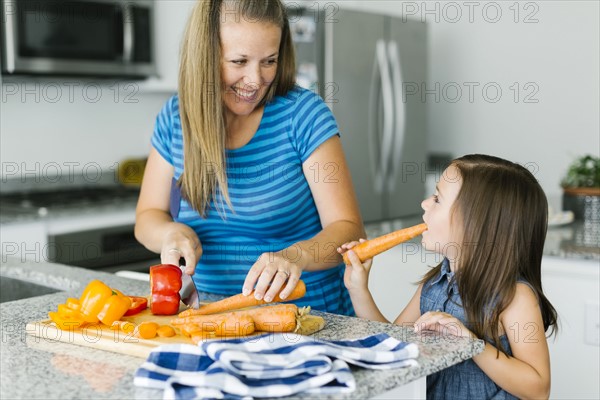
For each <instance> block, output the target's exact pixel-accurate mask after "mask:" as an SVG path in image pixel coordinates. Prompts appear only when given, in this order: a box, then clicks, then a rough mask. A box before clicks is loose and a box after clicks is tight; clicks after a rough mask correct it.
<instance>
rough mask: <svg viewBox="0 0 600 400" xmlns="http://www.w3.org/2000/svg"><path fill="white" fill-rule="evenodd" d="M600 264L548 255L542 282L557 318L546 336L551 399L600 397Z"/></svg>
mask: <svg viewBox="0 0 600 400" xmlns="http://www.w3.org/2000/svg"><path fill="white" fill-rule="evenodd" d="M599 264H600V263H599V262H598V261H597V260H579V259H570V258H558V257H544V259H543V261H542V285H543V286H542V287H543V289H544V293H545V294H546V297H548V299H549V300H550V302H551V303H552V305H553V306H554V308H556V311H557V312H558V318H559V331H558V335H557V336H552V337H551V338H549V339H548V347H549V348H550V362H551V367H552V389H551V392H550V398H552V399H599V398H600V383H599V381H598V376H600V347H599V344H598V340H599V335H600V325H599V322H598V319H599V316H600V311H599V303H600V300H599V295H600V265H599Z"/></svg>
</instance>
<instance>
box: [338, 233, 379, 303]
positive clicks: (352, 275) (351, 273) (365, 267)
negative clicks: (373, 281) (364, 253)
mask: <svg viewBox="0 0 600 400" xmlns="http://www.w3.org/2000/svg"><path fill="white" fill-rule="evenodd" d="M364 241H365V239H360V241H359V242H356V241H354V242H349V243H344V244H343V245H341V246H340V247H338V248H337V251H338V253H340V254H344V253H346V252H347V253H348V258H349V259H350V262H351V263H352V264H351V265H346V270H345V271H344V285H346V288H347V289H348V290H349V291H351V292H352V291H357V290H368V286H369V272H370V271H371V266H372V265H373V260H372V259H368V260H365V262H364V263H361V262H360V260H359V258H358V256H357V255H356V253H354V252H353V251H352V250H351V249H352V248H353V247H354V246H356V245H357V244H359V243H362V242H364Z"/></svg>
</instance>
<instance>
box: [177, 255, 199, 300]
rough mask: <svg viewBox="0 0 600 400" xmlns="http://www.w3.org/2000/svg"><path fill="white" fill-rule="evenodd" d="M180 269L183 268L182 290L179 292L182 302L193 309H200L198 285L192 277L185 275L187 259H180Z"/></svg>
mask: <svg viewBox="0 0 600 400" xmlns="http://www.w3.org/2000/svg"><path fill="white" fill-rule="evenodd" d="M179 268H181V290H180V291H179V295H180V296H181V301H183V304H185V305H186V306H188V307H191V308H198V307H200V299H199V297H198V290H197V289H196V284H195V283H194V280H193V279H192V277H191V276H189V275H188V274H186V273H185V259H184V258H183V257H181V258H180V259H179Z"/></svg>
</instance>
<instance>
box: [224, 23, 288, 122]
mask: <svg viewBox="0 0 600 400" xmlns="http://www.w3.org/2000/svg"><path fill="white" fill-rule="evenodd" d="M280 42H281V28H279V27H278V26H277V25H275V24H272V23H269V22H258V21H248V20H245V19H244V18H243V17H239V16H236V17H235V18H234V17H228V18H226V20H225V21H224V22H222V23H221V53H222V59H221V76H222V79H223V82H222V84H223V91H224V102H225V108H226V112H227V113H228V114H229V116H232V114H233V115H237V116H247V115H249V114H250V113H252V111H254V109H255V108H256V105H257V104H258V103H259V102H260V101H261V100H262V98H263V97H264V96H265V94H266V93H267V90H268V89H269V87H270V86H271V83H272V82H273V80H274V79H275V74H276V73H277V57H278V55H279V43H280Z"/></svg>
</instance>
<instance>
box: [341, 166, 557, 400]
mask: <svg viewBox="0 0 600 400" xmlns="http://www.w3.org/2000/svg"><path fill="white" fill-rule="evenodd" d="M421 207H422V208H423V210H424V211H425V212H424V214H423V220H424V221H425V223H426V224H427V227H428V230H427V231H425V232H424V233H423V237H422V244H423V247H424V248H425V249H426V250H430V251H434V252H437V253H440V254H441V255H443V256H444V260H443V262H442V263H441V264H440V265H438V266H437V267H435V268H433V269H432V270H430V271H429V272H428V273H427V274H425V276H424V277H423V279H422V280H421V282H420V284H419V287H418V288H417V291H416V293H415V295H414V296H413V298H412V300H410V302H409V303H408V305H407V306H406V308H405V309H404V310H403V311H402V312H401V313H400V315H399V316H398V317H397V318H396V320H395V321H394V323H395V324H399V325H404V324H407V323H411V324H412V323H414V328H415V331H417V332H419V331H423V330H433V331H438V332H441V333H452V334H454V335H458V336H465V337H470V338H474V337H477V338H480V339H485V341H486V345H485V350H484V351H483V352H482V353H480V354H478V355H476V356H474V357H473V358H472V359H470V360H467V361H464V362H462V363H460V364H458V365H455V366H453V367H450V368H447V369H445V370H442V371H440V372H437V373H435V374H432V375H430V376H428V377H427V397H428V398H433V399H437V398H469V399H475V398H477V399H481V398H486V399H491V398H493V399H512V398H514V397H518V398H548V396H549V394H550V359H549V354H548V345H547V343H546V337H545V332H546V330H547V329H548V328H549V327H552V332H554V331H555V330H556V322H557V316H556V311H555V310H554V308H553V307H552V305H551V304H550V302H549V301H548V299H547V298H546V297H545V296H544V293H543V292H542V283H541V261H542V249H543V247H544V239H545V236H546V226H547V212H548V211H547V210H548V209H547V201H546V196H545V195H544V192H543V191H542V188H541V187H540V185H539V184H538V182H537V181H536V179H535V178H534V177H533V175H532V174H531V173H530V172H529V171H528V170H527V169H525V168H524V167H522V166H520V165H518V164H515V163H512V162H509V161H506V160H503V159H500V158H497V157H492V156H486V155H468V156H464V157H461V158H458V159H456V160H454V161H453V162H452V163H451V164H450V166H449V167H448V168H447V169H446V170H445V171H444V173H443V174H442V177H441V179H440V181H439V183H438V185H437V187H436V193H435V194H434V195H433V196H431V197H429V198H427V199H425V200H424V201H423V202H422V203H421ZM361 241H362V239H361ZM356 244H358V242H350V243H346V244H344V245H342V246H341V247H340V248H339V249H338V251H339V252H340V253H343V252H346V251H347V252H348V257H349V259H350V260H351V262H352V265H348V266H346V272H345V275H344V283H345V285H346V287H347V288H348V290H349V292H350V297H351V299H352V304H353V305H354V309H355V311H356V314H357V316H359V317H361V318H368V319H371V320H375V321H385V322H387V320H386V319H385V317H384V316H383V315H382V314H381V312H380V311H379V309H378V308H377V306H376V305H375V302H374V301H373V297H372V296H371V294H370V292H369V290H368V287H367V284H368V274H369V270H370V269H371V265H372V260H367V261H365V262H364V263H362V264H361V262H360V261H359V259H358V257H357V256H356V254H355V253H354V252H353V251H352V250H351V249H352V247H354V246H355V245H356Z"/></svg>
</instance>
